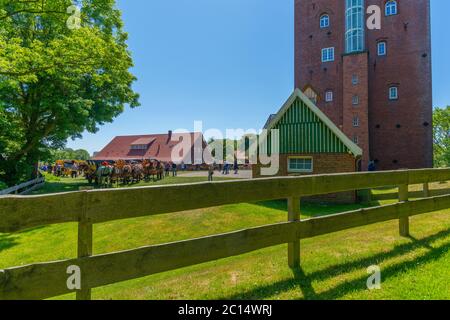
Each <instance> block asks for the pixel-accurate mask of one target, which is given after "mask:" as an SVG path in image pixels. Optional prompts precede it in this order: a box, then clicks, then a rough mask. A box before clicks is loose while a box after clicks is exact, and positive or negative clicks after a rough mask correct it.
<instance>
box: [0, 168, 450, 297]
mask: <svg viewBox="0 0 450 320" xmlns="http://www.w3.org/2000/svg"><path fill="white" fill-rule="evenodd" d="M203 180H204V178H187V177H178V178H170V179H167V180H165V181H163V183H184V182H198V181H203ZM84 184H85V183H84V182H83V181H82V180H81V179H77V180H73V181H72V180H69V179H62V180H61V179H59V181H58V179H55V180H50V181H49V180H48V182H47V185H46V186H45V188H43V189H41V190H39V191H38V192H39V193H47V192H60V191H72V190H78V188H79V186H80V185H81V186H82V185H84ZM432 187H433V188H434V189H437V188H441V189H445V188H450V185H449V184H445V185H441V184H435V185H433V186H432ZM411 192H412V196H413V197H416V196H417V197H418V196H420V193H419V189H418V187H415V186H413V187H412V188H411ZM434 193H435V194H439V193H442V191H434ZM393 197H395V189H389V188H386V189H383V190H376V191H375V192H374V201H373V202H372V204H371V205H377V204H386V203H391V202H393V201H394V200H393V199H392V198H393ZM359 207H361V206H360V205H319V204H306V203H302V216H303V218H307V217H314V216H318V215H323V214H331V213H337V212H344V211H348V210H352V209H356V208H359ZM286 218H287V214H286V202H285V201H270V202H264V203H252V204H251V203H244V204H236V205H227V206H222V207H216V208H209V209H202V210H195V211H186V212H180V213H174V214H168V215H159V216H152V217H144V218H136V219H128V220H123V221H114V222H109V223H103V224H98V225H95V226H94V253H95V254H100V253H107V252H113V251H118V250H126V249H132V248H136V247H139V246H144V245H151V244H159V243H166V242H171V241H177V240H184V239H189V238H195V237H201V236H206V235H212V234H217V233H223V232H228V231H233V230H239V229H245V228H249V227H254V226H260V225H264V224H271V223H276V222H281V221H285V220H286ZM76 230H77V226H76V224H73V223H69V224H62V225H53V226H47V227H40V228H35V229H32V230H27V231H25V232H21V233H16V234H0V268H7V267H11V266H19V265H24V264H29V263H35V262H43V261H52V260H59V259H66V258H73V257H75V256H76V243H77V241H76V236H77V231H76ZM449 248H450V210H445V211H440V212H434V213H430V214H426V215H422V216H418V217H414V218H412V219H411V237H410V238H402V237H400V236H399V235H398V222H396V221H391V222H387V223H381V224H375V225H371V226H365V227H361V228H355V229H352V230H348V231H343V232H338V233H333V234H329V235H325V236H321V237H317V238H314V239H307V240H302V242H301V259H302V268H301V269H299V270H296V271H292V270H291V269H289V268H288V266H287V245H282V246H277V247H272V248H268V249H263V250H259V251H255V252H252V253H249V254H246V255H241V256H238V257H231V258H227V259H223V260H218V261H215V262H210V263H205V264H201V265H197V266H193V267H188V268H183V269H179V270H175V271H171V272H165V273H161V274H157V275H152V276H148V277H144V278H140V279H135V280H132V281H126V282H122V283H118V284H114V285H110V286H105V287H101V288H96V289H93V298H94V299H450V286H449V279H450V268H449V266H450V250H449ZM371 265H379V266H380V267H381V270H382V281H383V282H382V289H381V290H376V291H369V290H367V289H366V280H367V278H368V276H369V275H368V274H367V272H366V270H367V268H368V267H369V266H371ZM73 298H74V296H73V295H66V296H63V297H59V298H58V299H73Z"/></svg>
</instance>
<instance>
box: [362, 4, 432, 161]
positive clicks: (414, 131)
mask: <svg viewBox="0 0 450 320" xmlns="http://www.w3.org/2000/svg"><path fill="white" fill-rule="evenodd" d="M369 2H370V4H377V5H383V4H384V1H383V0H371V1H369ZM398 3H399V15H398V16H391V17H385V16H384V15H383V20H382V29H381V30H379V31H378V30H375V31H370V32H367V48H368V49H369V51H370V56H369V66H370V67H369V77H370V82H369V86H370V87H369V88H370V101H369V103H370V132H371V135H370V142H371V155H372V158H373V159H374V160H378V164H377V167H378V169H399V168H411V169H413V168H421V167H431V166H432V154H433V151H432V141H433V140H432V125H431V124H432V90H431V46H430V41H431V37H430V18H429V17H430V2H429V0H414V1H404V0H403V1H401V0H400V1H399V2H398ZM405 24H407V28H406V29H405ZM382 39H383V40H385V41H386V42H387V50H388V51H387V56H385V57H379V56H377V55H376V45H377V42H378V41H379V40H382ZM424 54H426V55H427V56H426V57H423V55H424ZM393 83H398V85H399V97H400V99H399V100H398V101H389V99H388V89H389V85H390V84H393ZM425 122H427V123H428V124H429V126H428V127H425V126H424V123H425ZM397 125H400V126H401V127H400V128H397ZM378 126H379V128H378ZM395 160H396V161H397V163H394V161H395Z"/></svg>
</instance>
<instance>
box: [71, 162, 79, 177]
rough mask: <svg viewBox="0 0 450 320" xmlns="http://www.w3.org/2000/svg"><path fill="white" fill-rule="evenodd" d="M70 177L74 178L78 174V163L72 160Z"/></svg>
mask: <svg viewBox="0 0 450 320" xmlns="http://www.w3.org/2000/svg"><path fill="white" fill-rule="evenodd" d="M71 170H72V171H71V177H72V179H75V178H76V177H77V176H78V165H77V163H76V162H75V161H73V162H72V169H71Z"/></svg>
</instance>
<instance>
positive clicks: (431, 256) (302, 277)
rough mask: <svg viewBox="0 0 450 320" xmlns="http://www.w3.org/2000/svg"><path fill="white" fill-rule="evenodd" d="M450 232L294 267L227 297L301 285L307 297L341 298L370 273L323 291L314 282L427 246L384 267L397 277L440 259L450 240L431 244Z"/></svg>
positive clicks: (386, 274) (255, 296)
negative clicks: (319, 266) (285, 275)
mask: <svg viewBox="0 0 450 320" xmlns="http://www.w3.org/2000/svg"><path fill="white" fill-rule="evenodd" d="M449 235H450V229H449V230H445V231H442V232H439V233H437V234H435V235H432V236H429V237H426V238H423V239H420V240H417V239H415V238H414V237H409V238H410V239H411V241H412V242H410V243H406V244H402V245H399V246H396V247H395V248H394V249H393V250H391V251H389V252H383V253H379V254H375V255H373V256H371V257H367V258H362V259H358V260H355V261H352V262H348V263H344V264H340V265H334V266H331V267H328V268H325V269H323V270H319V271H315V272H312V273H310V274H306V273H305V272H304V271H303V269H302V268H301V267H300V268H297V269H294V270H293V276H294V277H293V278H291V279H286V280H282V281H278V282H275V283H273V284H270V285H267V286H262V287H259V288H255V289H253V290H249V291H247V292H243V293H239V294H236V295H232V296H228V297H224V298H223V299H225V300H227V299H228V300H240V299H250V300H262V299H268V298H270V297H272V296H274V295H276V294H279V293H280V292H284V291H289V290H292V289H299V290H301V292H302V293H303V297H304V299H306V300H322V299H323V300H333V299H338V298H340V297H342V296H344V295H346V294H347V293H350V292H356V291H364V290H367V288H366V281H367V277H368V276H364V277H360V278H358V279H354V280H351V281H349V282H345V283H342V284H339V285H337V286H335V287H334V288H331V289H329V290H327V291H325V292H322V293H316V292H315V290H314V288H313V286H312V282H313V281H324V280H327V279H330V278H333V277H337V276H340V275H342V274H345V273H349V272H352V271H353V270H356V269H364V270H365V269H366V268H368V267H369V266H371V265H375V264H380V263H381V262H383V261H385V260H388V259H391V258H395V257H399V256H402V255H405V254H408V253H409V252H411V251H413V250H415V249H419V248H426V249H427V250H428V252H427V253H426V254H424V255H421V256H419V257H417V258H415V259H413V260H409V261H405V262H400V263H397V264H394V265H392V266H390V267H387V268H383V269H382V276H383V280H385V279H389V278H392V277H394V276H395V275H397V274H399V273H402V272H404V271H405V270H408V269H414V268H417V265H420V264H425V263H429V262H431V261H435V260H438V259H439V258H441V257H442V256H443V255H445V254H446V253H447V252H448V251H449V250H450V242H446V243H444V244H442V245H440V246H439V247H436V248H433V247H432V246H431V244H432V243H433V242H435V241H437V240H439V239H443V238H445V237H448V236H449Z"/></svg>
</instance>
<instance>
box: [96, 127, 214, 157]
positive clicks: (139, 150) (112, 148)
mask: <svg viewBox="0 0 450 320" xmlns="http://www.w3.org/2000/svg"><path fill="white" fill-rule="evenodd" d="M205 147H206V142H205V140H204V138H203V134H202V133H197V132H195V133H194V132H191V133H181V134H180V133H173V132H172V131H169V132H168V133H166V134H149V135H138V136H118V137H115V138H114V139H113V140H112V141H111V142H110V143H109V144H108V145H106V147H104V148H103V150H101V151H100V152H98V153H97V154H96V155H95V156H94V157H93V158H92V160H97V161H117V160H120V159H122V160H129V161H132V160H143V159H153V160H159V161H162V162H175V163H182V162H184V163H185V164H187V165H188V164H201V163H203V150H204V148H205Z"/></svg>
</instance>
